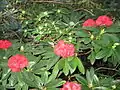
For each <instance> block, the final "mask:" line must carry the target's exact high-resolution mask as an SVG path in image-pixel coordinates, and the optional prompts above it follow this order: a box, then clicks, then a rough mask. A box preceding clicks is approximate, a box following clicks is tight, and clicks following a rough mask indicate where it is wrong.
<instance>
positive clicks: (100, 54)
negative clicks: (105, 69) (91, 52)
mask: <svg viewBox="0 0 120 90" xmlns="http://www.w3.org/2000/svg"><path fill="white" fill-rule="evenodd" d="M108 52H109V49H106V48H104V49H102V50H101V51H99V52H98V53H96V57H95V58H96V59H101V58H104V57H105V56H107V54H108Z"/></svg>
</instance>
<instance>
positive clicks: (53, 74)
mask: <svg viewBox="0 0 120 90" xmlns="http://www.w3.org/2000/svg"><path fill="white" fill-rule="evenodd" d="M58 72H59V68H58V63H57V64H56V65H55V66H54V68H53V71H52V74H51V76H50V77H49V80H48V82H50V81H52V80H54V79H55V78H56V77H57V75H58Z"/></svg>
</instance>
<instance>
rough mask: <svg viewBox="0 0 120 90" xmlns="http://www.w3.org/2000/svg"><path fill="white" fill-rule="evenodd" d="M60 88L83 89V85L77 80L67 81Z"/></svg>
mask: <svg viewBox="0 0 120 90" xmlns="http://www.w3.org/2000/svg"><path fill="white" fill-rule="evenodd" d="M60 90H82V89H81V85H80V84H77V83H75V82H66V83H65V84H64V85H63V87H62V88H60Z"/></svg>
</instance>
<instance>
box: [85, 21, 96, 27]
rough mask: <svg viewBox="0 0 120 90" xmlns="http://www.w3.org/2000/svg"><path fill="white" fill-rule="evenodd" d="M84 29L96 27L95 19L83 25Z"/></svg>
mask: <svg viewBox="0 0 120 90" xmlns="http://www.w3.org/2000/svg"><path fill="white" fill-rule="evenodd" d="M83 26H84V27H95V26H96V23H95V21H94V20H93V19H88V20H86V21H85V22H84V23H83Z"/></svg>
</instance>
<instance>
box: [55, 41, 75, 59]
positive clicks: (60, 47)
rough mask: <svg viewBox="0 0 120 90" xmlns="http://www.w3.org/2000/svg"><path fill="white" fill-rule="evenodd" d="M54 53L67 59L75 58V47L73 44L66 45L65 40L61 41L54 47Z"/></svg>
mask: <svg viewBox="0 0 120 90" xmlns="http://www.w3.org/2000/svg"><path fill="white" fill-rule="evenodd" d="M54 53H55V54H56V55H58V56H61V57H63V58H67V57H69V56H74V54H75V47H74V45H73V44H68V43H65V42H64V41H63V40H60V41H59V42H58V44H57V45H55V47H54Z"/></svg>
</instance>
